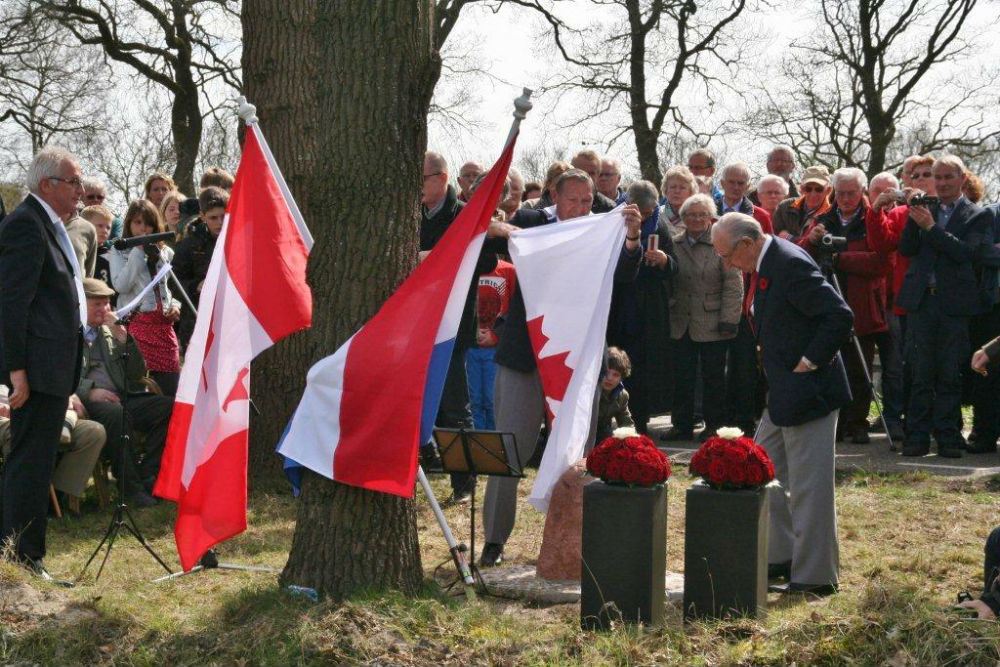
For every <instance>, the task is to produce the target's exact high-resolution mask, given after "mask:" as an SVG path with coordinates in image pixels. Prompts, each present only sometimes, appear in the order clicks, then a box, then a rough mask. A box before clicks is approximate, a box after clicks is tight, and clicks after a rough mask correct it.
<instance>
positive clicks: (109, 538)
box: [76, 316, 173, 582]
mask: <svg viewBox="0 0 1000 667" xmlns="http://www.w3.org/2000/svg"><path fill="white" fill-rule="evenodd" d="M128 320H129V317H128V316H125V317H123V318H122V319H121V320H120V323H121V324H122V325H123V326H124V325H126V324H128ZM125 341H126V345H125V346H124V347H123V348H122V354H121V357H120V362H121V366H122V372H123V376H124V378H125V387H124V389H125V390H124V391H123V392H122V395H121V407H122V423H121V433H120V434H119V436H118V442H119V455H118V458H119V468H118V475H117V478H118V479H117V482H118V504H117V505H116V506H115V511H114V514H113V515H112V516H111V523H110V524H109V525H108V529H107V530H106V531H105V532H104V537H103V538H101V541H100V542H99V543H98V544H97V548H95V549H94V552H93V553H92V554H91V555H90V558H88V559H87V563H86V564H85V565H84V566H83V570H81V572H80V575H79V576H78V577H77V578H76V580H77V582H79V581H80V580H81V579H82V578H83V575H84V574H86V572H87V568H89V567H90V564H91V563H92V562H93V561H94V558H96V557H97V554H98V553H100V551H101V548H102V547H103V546H104V545H105V544H107V550H106V551H105V552H104V558H103V559H102V560H101V565H100V567H98V568H97V574H96V575H95V576H94V581H95V582H96V581H97V580H98V579H100V578H101V572H103V571H104V566H105V564H107V562H108V557H109V556H111V549H112V548H113V547H114V546H115V539H116V538H117V537H118V533H119V532H121V530H122V529H124V530H125V531H126V532H128V533H131V534H132V536H133V537H134V538H135V539H137V540H139V544H141V545H142V546H143V547H144V548H145V549H146V551H148V552H149V553H150V555H152V556H153V558H155V559H156V562H157V563H159V564H160V565H161V566H163V569H164V570H166V571H167V573H168V574H172V573H173V571H172V570H171V569H170V568H169V567H168V566H167V564H166V563H164V562H163V559H162V558H160V556H159V555H158V554H157V553H156V552H155V551H153V547H152V546H150V544H149V542H147V541H146V538H144V537H143V536H142V533H141V532H139V526H138V524H136V522H135V519H134V518H133V517H132V513H131V512H129V510H128V504H127V503H126V502H125V470H126V469H127V468H128V466H127V465H126V463H127V462H128V456H129V441H130V440H131V435H130V433H129V428H128V424H129V419H128V397H129V386H128V381H129V376H128V362H129V357H130V356H131V355H130V354H129V352H128V338H126V339H125ZM99 344H100V342H99ZM110 362H111V361H110V359H109V360H108V363H110Z"/></svg>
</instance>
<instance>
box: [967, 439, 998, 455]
mask: <svg viewBox="0 0 1000 667" xmlns="http://www.w3.org/2000/svg"><path fill="white" fill-rule="evenodd" d="M965 451H967V452H969V453H970V454H996V451H997V441H996V438H994V439H993V440H983V441H981V442H977V443H976V444H974V445H966V446H965Z"/></svg>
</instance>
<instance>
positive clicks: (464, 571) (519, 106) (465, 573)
mask: <svg viewBox="0 0 1000 667" xmlns="http://www.w3.org/2000/svg"><path fill="white" fill-rule="evenodd" d="M532 92H534V91H532V90H531V89H530V88H522V89H521V96H520V97H518V98H516V99H515V100H514V114H513V115H514V121H513V122H512V123H511V125H510V132H508V133H507V140H506V141H504V148H505V149H506V147H507V146H509V145H510V142H512V141H513V140H514V138H515V137H516V136H517V133H518V130H520V128H521V121H522V120H524V118H525V116H527V115H528V112H529V111H531V107H532V104H531V94H532ZM240 99H241V100H242V99H243V98H240ZM244 101H245V100H244ZM255 120H256V119H255ZM417 479H418V480H419V482H420V488H422V489H423V490H424V494H425V495H426V496H427V500H428V501H429V502H430V505H431V510H433V512H434V517H435V518H436V519H437V522H438V525H439V526H440V527H441V532H442V533H444V539H445V541H446V542H447V543H448V551H449V552H450V553H451V557H452V560H454V561H455V567H456V568H458V573H459V575H460V576H461V577H462V581H463V582H464V583H465V594H466V597H468V598H469V599H475V597H476V588H475V584H476V580H475V577H474V576H473V574H472V568H471V567H470V566H469V563H468V562H467V561H466V559H465V547H464V545H460V544H459V543H458V541H457V540H456V539H455V536H454V535H453V534H452V532H451V527H450V526H449V525H448V519H447V518H445V516H444V512H442V511H441V505H440V504H439V503H438V501H437V497H436V496H435V495H434V490H433V489H432V488H431V485H430V482H428V481H427V475H425V474H424V469H423V468H422V467H421V466H419V465H418V466H417ZM473 502H475V498H473ZM474 528H475V524H473V529H474ZM469 557H470V559H471V560H472V561H475V558H476V554H469Z"/></svg>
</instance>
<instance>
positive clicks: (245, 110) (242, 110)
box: [236, 95, 530, 125]
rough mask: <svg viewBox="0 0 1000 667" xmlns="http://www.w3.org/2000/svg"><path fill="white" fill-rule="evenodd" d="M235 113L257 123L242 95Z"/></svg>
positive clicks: (253, 110)
mask: <svg viewBox="0 0 1000 667" xmlns="http://www.w3.org/2000/svg"><path fill="white" fill-rule="evenodd" d="M529 108H530V107H529ZM236 115H238V116H239V117H240V118H241V119H242V120H243V122H244V123H246V124H247V125H254V124H256V123H257V107H255V106H254V105H252V104H250V103H249V102H247V98H245V97H243V96H242V95H240V96H239V97H237V98H236ZM522 118H523V116H522Z"/></svg>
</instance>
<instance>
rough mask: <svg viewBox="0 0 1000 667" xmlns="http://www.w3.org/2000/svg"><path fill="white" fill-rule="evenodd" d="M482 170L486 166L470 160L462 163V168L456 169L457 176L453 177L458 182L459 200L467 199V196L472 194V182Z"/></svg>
mask: <svg viewBox="0 0 1000 667" xmlns="http://www.w3.org/2000/svg"><path fill="white" fill-rule="evenodd" d="M484 171H486V167H484V166H483V165H481V164H479V163H478V162H475V161H472V160H470V161H468V162H466V163H465V164H463V165H462V168H461V169H459V170H458V178H457V179H455V180H456V181H457V182H458V187H459V192H458V200H459V201H461V202H467V201H469V197H471V196H472V184H473V183H475V182H476V179H477V178H479V177H480V176H481V175H482V173H483V172H484Z"/></svg>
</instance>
